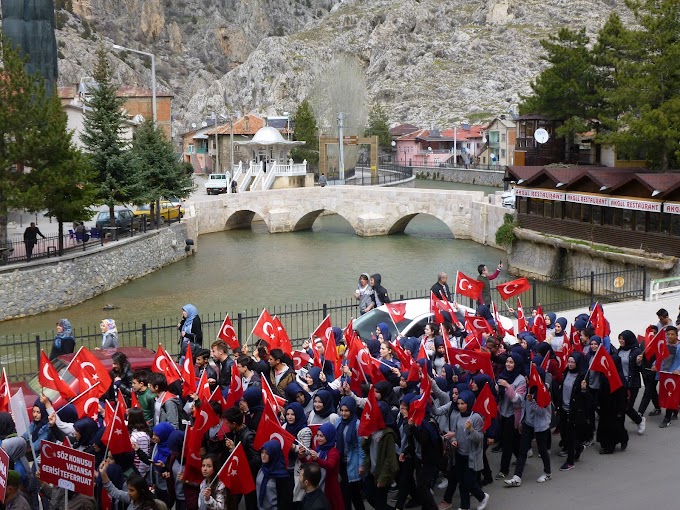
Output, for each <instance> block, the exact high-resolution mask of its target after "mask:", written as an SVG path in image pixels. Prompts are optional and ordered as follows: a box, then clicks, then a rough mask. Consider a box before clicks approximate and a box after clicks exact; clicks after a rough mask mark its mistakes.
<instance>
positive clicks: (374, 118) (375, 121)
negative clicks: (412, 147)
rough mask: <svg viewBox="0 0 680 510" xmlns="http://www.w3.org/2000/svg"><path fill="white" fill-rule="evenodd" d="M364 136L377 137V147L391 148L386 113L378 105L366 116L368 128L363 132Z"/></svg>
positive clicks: (390, 136)
mask: <svg viewBox="0 0 680 510" xmlns="http://www.w3.org/2000/svg"><path fill="white" fill-rule="evenodd" d="M364 136H377V137H378V145H380V147H381V148H383V149H388V150H389V149H391V148H392V135H390V126H389V119H388V118H387V112H385V110H384V109H383V107H382V106H381V105H380V104H375V105H373V108H372V109H371V111H370V112H369V114H368V126H367V127H366V130H365V131H364Z"/></svg>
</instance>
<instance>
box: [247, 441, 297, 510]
mask: <svg viewBox="0 0 680 510" xmlns="http://www.w3.org/2000/svg"><path fill="white" fill-rule="evenodd" d="M260 457H261V458H262V467H261V468H260V471H259V472H258V473H257V477H256V479H255V485H256V492H257V507H258V509H259V510H290V509H291V508H292V506H293V505H292V501H293V486H292V483H291V479H290V475H289V474H288V469H286V463H285V461H284V459H283V452H282V451H281V443H279V442H278V441H276V440H274V441H267V442H266V443H265V444H263V445H262V450H260Z"/></svg>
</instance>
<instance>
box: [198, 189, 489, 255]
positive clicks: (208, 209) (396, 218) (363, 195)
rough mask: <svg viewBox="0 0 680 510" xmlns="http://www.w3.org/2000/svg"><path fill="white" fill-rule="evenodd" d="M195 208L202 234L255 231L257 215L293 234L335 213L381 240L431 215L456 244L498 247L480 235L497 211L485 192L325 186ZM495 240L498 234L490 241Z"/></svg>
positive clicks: (241, 196)
mask: <svg viewBox="0 0 680 510" xmlns="http://www.w3.org/2000/svg"><path fill="white" fill-rule="evenodd" d="M194 207H195V212H196V216H197V218H198V231H199V234H205V233H209V232H218V231H223V230H230V229H237V228H250V225H251V222H252V221H253V219H254V218H255V215H257V216H259V217H261V218H262V219H263V220H264V222H265V223H266V225H267V228H268V229H269V232H272V233H275V232H293V231H297V230H305V229H310V228H312V225H313V224H314V221H315V220H316V219H317V218H318V217H319V215H321V214H322V213H335V214H338V215H340V216H341V217H343V218H345V219H346V220H347V221H348V222H349V224H350V225H351V226H352V228H354V231H355V232H356V233H357V235H360V236H378V235H387V234H393V233H398V232H403V231H404V229H405V228H406V226H407V225H408V223H409V222H410V221H411V220H412V219H413V218H414V217H415V216H416V215H417V214H429V215H431V216H434V217H435V218H438V219H439V220H441V221H442V222H443V223H444V224H446V226H448V228H449V229H450V230H451V232H452V234H453V235H454V237H456V238H459V239H474V240H476V241H478V242H482V243H485V244H486V243H488V244H494V243H493V242H489V241H490V239H482V238H479V239H478V238H477V237H479V236H476V235H475V231H477V230H479V231H480V233H482V234H484V235H483V237H484V238H486V237H488V235H487V234H488V232H487V230H488V229H487V228H486V223H487V222H488V216H489V214H488V211H487V208H488V207H496V206H492V205H490V204H489V203H488V198H487V197H485V196H484V193H483V192H481V191H457V190H453V191H452V190H429V189H414V188H396V187H393V188H386V187H370V188H366V187H360V186H326V187H324V188H321V187H309V188H294V189H279V190H267V191H248V192H245V193H237V194H227V195H221V199H220V200H205V201H197V202H195V203H194ZM500 209H501V210H500V211H499V213H500V218H501V221H502V212H503V209H502V207H501V208H500ZM496 215H498V214H496ZM482 222H484V224H483V225H482ZM496 228H497V227H496ZM494 234H495V229H494V230H493V232H491V238H493V235H494Z"/></svg>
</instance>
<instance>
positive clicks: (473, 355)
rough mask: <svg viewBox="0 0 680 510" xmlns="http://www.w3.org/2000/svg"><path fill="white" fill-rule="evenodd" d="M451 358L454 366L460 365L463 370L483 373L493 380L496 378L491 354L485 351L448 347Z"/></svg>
mask: <svg viewBox="0 0 680 510" xmlns="http://www.w3.org/2000/svg"><path fill="white" fill-rule="evenodd" d="M447 349H448V350H449V358H450V359H451V364H452V365H460V367H461V368H462V369H463V370H468V371H469V372H472V373H475V372H481V373H482V374H486V375H488V376H489V377H491V378H492V379H493V378H494V373H493V365H492V364H491V354H489V353H488V352H484V351H479V352H477V351H470V350H467V349H455V348H453V347H447Z"/></svg>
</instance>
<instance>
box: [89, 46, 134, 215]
mask: <svg viewBox="0 0 680 510" xmlns="http://www.w3.org/2000/svg"><path fill="white" fill-rule="evenodd" d="M94 79H95V80H96V82H97V84H96V86H95V87H93V90H92V91H91V94H92V95H91V97H90V99H89V100H88V101H87V103H86V110H85V122H84V129H83V132H82V134H81V140H82V142H83V145H84V146H85V148H86V151H87V152H88V157H89V159H90V163H91V165H92V167H93V168H94V169H95V170H96V172H97V174H98V180H97V182H98V185H99V189H98V197H99V199H100V200H101V201H102V202H104V203H105V204H106V205H108V207H109V218H110V221H111V225H112V226H114V225H115V217H114V206H115V205H116V204H117V203H140V202H141V201H142V200H143V197H144V193H145V185H144V183H143V181H142V179H140V178H139V175H138V174H137V173H136V172H135V171H134V167H133V165H131V161H130V153H129V144H128V142H126V141H125V140H124V138H123V133H124V131H125V127H124V123H125V116H124V115H123V111H122V107H123V100H122V99H121V98H119V97H118V96H117V94H116V92H117V87H116V85H114V84H113V82H112V81H111V67H110V64H109V61H108V58H107V54H106V50H105V49H104V48H103V47H99V49H98V50H97V62H96V64H95V68H94Z"/></svg>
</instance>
